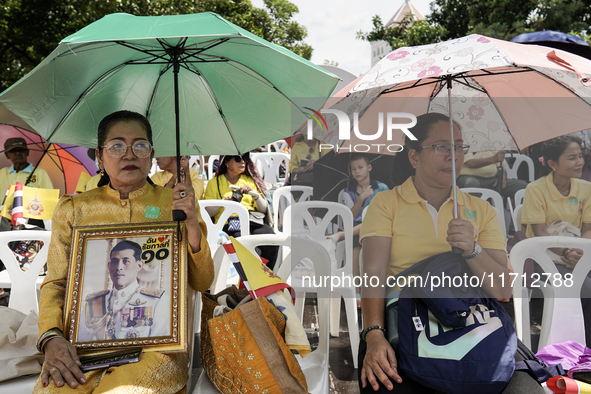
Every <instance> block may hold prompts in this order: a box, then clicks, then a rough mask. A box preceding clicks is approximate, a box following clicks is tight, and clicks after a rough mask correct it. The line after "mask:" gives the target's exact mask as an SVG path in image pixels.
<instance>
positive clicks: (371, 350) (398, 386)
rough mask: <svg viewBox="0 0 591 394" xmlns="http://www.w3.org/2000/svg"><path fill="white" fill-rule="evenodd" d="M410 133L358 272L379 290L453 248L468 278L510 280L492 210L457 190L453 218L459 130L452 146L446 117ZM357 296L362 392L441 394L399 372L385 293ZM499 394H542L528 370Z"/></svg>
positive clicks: (428, 117)
mask: <svg viewBox="0 0 591 394" xmlns="http://www.w3.org/2000/svg"><path fill="white" fill-rule="evenodd" d="M412 133H413V134H414V136H415V137H416V138H417V140H410V139H409V138H408V136H407V137H406V141H405V146H404V151H403V152H400V153H398V154H397V155H396V158H395V168H396V172H395V174H394V176H395V184H397V185H398V186H396V187H395V188H394V189H392V190H389V191H385V192H381V193H378V194H377V195H376V196H375V197H374V198H373V200H372V201H371V204H370V205H369V208H368V211H367V214H366V216H365V219H364V221H363V224H362V227H361V233H360V241H361V243H362V244H363V261H364V274H366V275H367V276H368V277H372V276H377V277H378V278H380V281H381V282H380V283H382V284H384V283H386V277H387V276H395V275H397V274H399V273H400V272H402V271H403V270H405V269H407V268H409V267H411V266H413V265H414V264H415V263H417V262H419V261H421V260H423V259H425V258H427V257H430V256H434V255H437V254H440V253H443V252H449V251H450V250H451V248H452V247H453V246H456V247H458V248H460V249H462V250H463V251H464V253H463V256H464V257H465V258H466V263H467V265H468V267H469V269H470V271H471V273H472V275H476V276H478V277H481V276H482V275H489V274H490V275H493V277H494V278H500V277H502V276H505V277H506V278H507V279H508V274H509V273H510V272H512V269H511V266H510V264H509V261H508V259H507V252H506V246H505V237H504V236H503V232H502V231H501V227H500V225H499V221H498V220H497V217H496V212H495V210H494V208H493V207H492V206H491V205H490V204H488V203H487V202H486V201H484V200H481V199H479V198H476V197H473V196H471V195H469V194H468V193H463V192H462V191H461V190H459V189H457V204H458V205H459V207H460V209H458V212H459V215H460V217H459V218H457V219H456V218H454V217H453V210H454V209H453V206H454V200H453V190H452V185H453V173H452V161H451V156H452V153H451V149H454V150H455V152H456V159H457V160H456V163H455V164H456V173H457V174H459V173H460V169H461V167H462V164H463V159H464V153H465V151H466V150H467V148H468V146H467V145H464V141H463V139H462V134H461V133H460V130H459V129H458V127H457V125H456V126H455V127H454V138H453V139H454V140H453V141H451V136H450V130H449V118H448V117H447V116H445V115H441V114H436V113H430V114H425V115H421V116H418V117H417V125H416V126H415V127H413V129H412ZM467 213H468V214H469V216H467ZM483 288H484V290H485V291H486V292H487V293H488V294H489V295H490V296H491V297H494V298H497V299H502V300H508V299H509V298H510V297H511V288H510V287H509V286H506V287H502V285H501V284H500V281H497V282H495V283H494V284H493V285H492V286H491V284H490V283H487V284H485V285H484V286H483ZM362 295H363V298H362V300H361V302H362V312H363V325H364V328H365V329H364V332H363V333H364V334H365V341H363V340H362V341H361V342H360V347H359V365H360V366H361V367H360V369H359V386H360V391H361V393H373V392H375V391H377V392H380V393H390V392H395V393H418V394H424V393H440V391H437V390H434V389H431V388H428V387H426V386H424V385H423V384H422V383H421V382H420V381H415V380H412V379H411V378H410V377H408V376H407V375H405V374H404V372H403V371H401V370H400V369H398V368H397V367H398V363H397V359H396V357H397V356H396V354H395V351H394V349H393V348H392V346H391V345H390V343H389V342H388V340H387V338H386V336H385V333H384V330H383V329H382V328H383V327H384V326H385V305H386V303H385V298H386V288H385V287H384V286H379V285H377V286H375V287H374V286H373V285H372V286H371V287H364V288H363V292H362ZM362 338H363V335H362ZM503 393H505V394H508V393H543V389H542V387H541V386H540V385H539V384H538V383H537V382H536V381H535V380H534V379H533V378H532V377H530V376H529V375H528V374H527V373H526V372H522V371H517V372H515V373H514V374H513V377H512V378H511V380H510V382H509V384H508V386H507V387H506V388H505V390H504V391H503Z"/></svg>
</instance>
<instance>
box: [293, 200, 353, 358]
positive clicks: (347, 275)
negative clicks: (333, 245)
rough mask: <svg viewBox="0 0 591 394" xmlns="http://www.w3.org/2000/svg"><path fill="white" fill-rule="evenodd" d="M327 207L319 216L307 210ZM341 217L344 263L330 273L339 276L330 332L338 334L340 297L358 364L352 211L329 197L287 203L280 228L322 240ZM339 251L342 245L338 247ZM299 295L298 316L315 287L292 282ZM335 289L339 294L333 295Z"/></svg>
mask: <svg viewBox="0 0 591 394" xmlns="http://www.w3.org/2000/svg"><path fill="white" fill-rule="evenodd" d="M315 209H322V210H327V212H326V214H324V217H322V218H314V217H313V216H312V214H311V213H310V210H315ZM338 218H340V219H341V220H342V222H341V223H342V224H343V229H344V230H343V231H344V232H345V241H344V256H343V257H344V264H343V265H342V266H338V267H334V266H333V267H332V268H331V271H330V272H331V275H333V276H335V277H339V278H341V280H340V281H339V282H340V283H339V284H338V286H334V287H333V290H332V292H333V294H332V295H333V298H332V299H331V305H330V333H331V335H332V336H338V335H339V325H340V324H339V323H340V316H341V297H342V298H343V300H344V302H345V312H346V314H347V324H348V327H349V340H350V342H351V351H352V353H353V364H354V366H355V368H357V353H358V351H359V349H358V348H359V326H358V324H359V323H358V319H357V299H356V294H355V286H354V284H353V214H352V213H351V210H350V209H349V208H347V207H346V206H344V205H342V204H339V203H336V202H329V201H304V202H298V203H295V204H292V205H290V206H289V207H287V208H286V209H285V212H284V222H283V230H284V232H287V231H291V232H292V233H291V234H292V235H302V236H306V235H307V236H309V237H310V238H311V239H318V240H322V239H324V238H325V237H326V235H327V234H329V233H331V231H330V227H331V225H332V223H333V220H334V219H338ZM339 249H340V247H339V245H337V262H338V261H339V253H338V252H339ZM341 251H342V249H341ZM293 287H294V290H295V291H296V295H298V299H297V300H296V312H297V313H298V314H299V316H301V315H302V314H303V310H304V306H303V304H304V300H305V294H306V293H307V292H314V291H315V288H314V287H298V286H293ZM334 293H337V295H338V298H336V297H334V295H335V294H334Z"/></svg>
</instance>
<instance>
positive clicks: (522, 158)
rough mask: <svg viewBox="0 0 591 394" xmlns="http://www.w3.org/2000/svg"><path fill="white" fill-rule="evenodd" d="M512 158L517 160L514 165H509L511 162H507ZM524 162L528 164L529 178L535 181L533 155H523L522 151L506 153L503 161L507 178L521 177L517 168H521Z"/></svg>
mask: <svg viewBox="0 0 591 394" xmlns="http://www.w3.org/2000/svg"><path fill="white" fill-rule="evenodd" d="M510 158H514V159H515V162H514V163H513V166H512V167H509V164H508V163H507V159H510ZM522 163H525V164H526V165H527V170H528V173H527V175H528V180H529V181H530V182H533V181H534V180H535V170H534V168H535V167H534V161H533V160H532V159H531V157H529V156H527V155H522V154H520V153H505V161H503V169H504V170H505V172H506V173H507V179H519V178H518V177H517V170H518V169H519V166H520V165H521V164H522ZM515 204H517V202H515Z"/></svg>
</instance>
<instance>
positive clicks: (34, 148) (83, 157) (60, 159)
mask: <svg viewBox="0 0 591 394" xmlns="http://www.w3.org/2000/svg"><path fill="white" fill-rule="evenodd" d="M14 137H20V138H24V139H25V141H26V142H27V147H28V148H29V157H28V161H29V162H30V163H32V164H33V166H35V167H36V168H41V169H43V170H45V172H47V175H49V178H50V179H51V183H52V184H53V187H54V188H55V189H60V194H64V193H68V194H73V193H75V191H76V184H77V183H78V178H80V174H81V173H83V172H84V173H86V174H90V175H94V174H95V173H96V165H95V163H94V161H93V160H92V159H91V158H90V157H88V154H87V148H83V147H80V146H72V145H66V144H51V143H47V142H45V140H44V139H43V138H41V136H39V135H37V134H35V133H32V132H30V131H27V130H24V129H21V128H20V127H13V126H8V125H0V168H4V167H10V166H11V165H12V162H11V161H10V160H8V158H7V157H6V155H5V154H4V148H3V147H4V142H5V141H6V140H7V139H9V138H14Z"/></svg>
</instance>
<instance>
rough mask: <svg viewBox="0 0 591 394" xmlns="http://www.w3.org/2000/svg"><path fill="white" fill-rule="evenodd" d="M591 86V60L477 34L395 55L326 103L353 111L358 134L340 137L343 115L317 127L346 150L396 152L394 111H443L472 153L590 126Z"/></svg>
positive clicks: (397, 134)
mask: <svg viewBox="0 0 591 394" xmlns="http://www.w3.org/2000/svg"><path fill="white" fill-rule="evenodd" d="M449 83H451V92H450V93H451V95H450V97H448V89H447V87H448V84H449ZM590 85H591V61H589V60H587V59H584V58H582V57H579V56H576V55H573V54H571V53H568V52H564V51H561V50H558V49H553V48H547V47H542V46H537V45H522V44H517V43H511V42H507V41H502V40H497V39H493V38H488V37H485V36H481V35H477V34H473V35H470V36H467V37H462V38H458V39H454V40H450V41H445V42H440V43H436V44H429V45H422V46H416V47H404V48H399V49H397V50H395V51H393V52H391V53H390V54H389V55H387V56H386V57H384V58H383V59H382V60H381V61H380V62H379V63H378V64H376V65H375V66H374V67H373V68H371V69H370V70H369V71H368V72H367V73H366V74H365V75H363V76H362V77H360V78H358V79H357V80H356V81H355V82H354V83H352V84H350V85H348V86H347V87H346V88H345V89H344V90H343V91H341V92H340V93H338V94H336V95H335V96H336V97H333V98H332V99H331V100H330V102H329V103H327V105H325V108H327V107H330V109H337V110H340V111H343V112H345V113H346V114H347V115H348V116H349V118H350V119H351V122H350V124H351V130H350V136H351V138H350V139H349V140H347V141H343V140H342V138H341V139H340V140H339V133H338V131H339V126H338V124H339V123H338V121H337V117H336V116H327V115H324V117H325V119H326V122H327V126H328V127H324V128H321V127H319V126H318V124H314V128H315V129H314V135H315V136H316V137H317V138H319V139H321V140H322V141H324V142H326V143H328V144H333V145H335V146H336V145H339V146H340V147H341V148H347V147H349V146H353V147H355V145H359V146H360V145H363V144H365V145H368V146H369V147H370V149H369V153H386V154H388V151H387V150H385V147H387V146H388V145H389V144H403V141H404V136H405V135H404V133H402V132H400V131H398V130H396V129H394V130H392V131H391V132H390V133H389V134H390V136H388V133H387V127H388V124H387V119H386V116H385V115H386V114H387V113H388V112H390V113H392V112H395V113H410V114H413V115H414V116H418V115H421V114H423V113H426V112H439V113H443V114H446V115H449V114H451V115H452V117H453V120H454V121H455V122H457V123H458V124H459V125H460V128H461V129H462V133H463V135H464V140H465V142H466V143H468V144H470V151H471V152H476V151H484V150H501V149H503V150H517V149H522V148H525V147H527V146H529V145H532V144H535V143H538V142H541V141H545V140H548V139H551V138H554V137H557V136H560V135H564V134H569V133H573V132H577V131H581V130H585V129H588V128H589V127H590V126H591V105H590V104H591V88H590V87H589V86H590ZM345 90H346V91H345ZM355 115H356V116H357V117H358V119H359V120H358V125H357V131H356V130H355V127H354V125H355V122H354V117H355ZM380 122H382V128H383V132H382V133H381V136H380V137H379V138H375V139H372V140H371V141H368V137H367V136H368V135H379V132H376V130H378V131H379V129H380ZM394 123H396V122H394ZM399 123H409V120H408V119H406V120H404V119H402V120H400V122H399ZM410 131H411V132H412V128H410ZM359 135H361V137H360V136H359ZM341 137H342V135H341ZM389 137H390V138H389ZM364 149H365V148H364ZM344 150H345V151H348V149H344ZM353 150H354V148H353Z"/></svg>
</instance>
